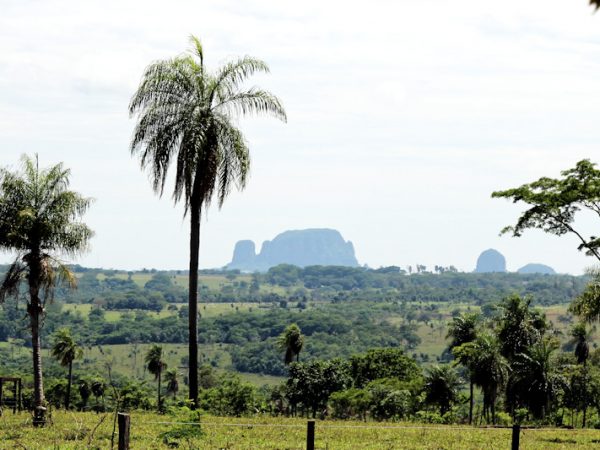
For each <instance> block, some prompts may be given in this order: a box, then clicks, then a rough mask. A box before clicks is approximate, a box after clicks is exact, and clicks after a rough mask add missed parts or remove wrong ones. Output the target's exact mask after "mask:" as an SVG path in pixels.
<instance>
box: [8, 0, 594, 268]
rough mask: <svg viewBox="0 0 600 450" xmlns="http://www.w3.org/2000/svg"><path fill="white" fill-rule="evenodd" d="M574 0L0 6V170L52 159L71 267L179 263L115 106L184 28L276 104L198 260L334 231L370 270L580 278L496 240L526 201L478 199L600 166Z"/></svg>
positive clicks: (21, 2) (589, 49) (589, 75)
mask: <svg viewBox="0 0 600 450" xmlns="http://www.w3.org/2000/svg"><path fill="white" fill-rule="evenodd" d="M587 3H588V2H587V0H577V1H573V0H530V1H523V0H506V1H503V2H497V1H481V0H453V1H449V0H395V1H391V0H390V1H383V0H381V1H371V2H364V1H363V2H354V1H347V0H346V1H331V0H330V1H323V0H320V1H312V0H305V1H303V2H287V1H282V0H268V1H267V0H265V1H241V0H239V1H227V0H219V1H210V2H209V1H200V0H194V1H169V2H165V1H148V0H140V1H131V0H122V1H118V2H117V1H107V0H103V1H91V0H86V1H58V0H43V1H42V0H37V1H35V0H0V155H1V158H0V165H3V166H12V167H16V166H17V165H18V161H19V157H20V155H21V154H23V153H28V154H33V153H35V152H37V153H38V154H39V157H40V160H41V163H42V164H43V165H50V164H53V163H56V162H58V161H63V162H64V163H65V164H66V165H67V166H68V167H70V168H71V170H72V187H73V188H74V189H76V190H78V191H80V192H81V193H83V194H84V195H86V196H90V197H94V198H95V203H94V205H93V207H92V208H91V210H90V211H89V213H88V214H87V216H86V222H87V223H88V224H89V225H90V226H91V227H92V228H93V229H94V230H95V232H96V236H95V237H94V239H93V241H92V248H91V250H90V252H89V253H88V254H87V255H85V256H84V257H82V258H80V259H79V260H78V261H77V262H79V263H81V264H83V265H87V266H93V267H107V268H108V267H113V268H126V269H139V268H144V267H145V268H152V267H154V268H159V269H162V268H186V267H187V259H188V230H189V227H188V225H187V220H184V219H183V217H182V215H183V208H182V206H181V205H176V206H174V205H173V202H172V201H171V198H170V196H169V195H165V197H163V198H162V199H159V198H157V197H156V196H155V195H154V194H153V192H152V190H151V187H150V183H149V181H148V177H147V175H146V174H144V173H143V172H141V171H140V169H139V165H138V162H137V161H136V160H135V159H134V158H132V157H131V156H130V154H129V151H128V145H129V140H130V138H131V132H132V129H133V126H134V121H133V119H130V118H129V117H128V114H127V106H128V103H129V99H130V97H131V95H132V93H133V92H134V91H135V89H136V87H137V85H138V83H139V81H140V77H141V75H142V72H143V70H144V68H145V67H146V66H147V65H148V64H149V63H150V62H152V61H154V60H158V59H164V58H169V57H172V56H175V55H177V54H179V53H182V52H184V51H186V49H188V48H189V43H188V36H189V35H190V34H195V35H197V36H198V37H200V38H201V40H202V41H203V44H204V48H205V55H206V58H207V62H208V65H209V66H212V67H217V66H218V65H219V64H221V63H223V62H224V61H227V60H228V59H231V58H235V57H238V56H243V55H252V56H256V57H259V58H261V59H264V60H265V61H266V62H267V63H268V64H269V66H270V68H271V74H269V75H266V76H260V77H256V78H254V79H253V80H251V84H257V85H260V86H261V87H263V88H265V89H268V90H270V91H272V92H273V93H275V94H276V95H278V96H279V97H280V98H281V99H282V101H283V103H284V105H285V107H286V110H287V113H288V123H287V124H283V123H281V122H278V121H276V120H274V119H268V118H263V119H256V118H248V119H241V120H240V121H239V124H240V126H241V128H242V129H243V131H244V132H245V135H246V138H247V140H248V142H249V145H250V148H251V152H252V157H253V160H252V164H253V167H252V176H251V178H250V183H249V185H248V187H247V189H246V190H245V191H244V192H242V193H237V192H234V193H232V195H231V196H230V197H229V199H228V200H227V202H226V203H225V205H224V207H223V209H222V210H220V211H219V210H217V209H216V208H213V209H211V210H210V211H209V212H208V215H207V216H206V218H205V219H204V220H203V222H202V231H201V253H200V265H201V267H220V266H223V265H225V264H226V263H227V262H229V261H230V259H231V255H232V251H233V247H234V244H235V242H236V241H237V240H240V239H252V240H254V241H255V242H256V243H257V246H258V247H259V248H260V245H261V243H262V242H263V241H264V240H267V239H272V238H273V237H274V236H275V235H277V234H278V233H280V232H282V231H284V230H287V229H302V228H313V227H328V228H335V229H337V230H339V231H340V232H341V233H342V235H343V236H344V238H346V239H348V240H351V241H352V242H353V243H354V246H355V249H356V254H357V257H358V260H359V261H360V262H361V264H365V263H366V264H368V265H369V266H372V267H378V266H381V265H392V264H394V265H400V266H406V265H408V264H412V265H414V264H416V263H420V264H425V265H429V266H433V265H435V264H439V265H450V264H453V265H455V266H457V267H458V268H459V269H461V270H465V271H470V270H473V268H474V266H475V261H476V259H477V256H478V255H479V253H480V252H481V251H483V250H485V249H487V248H490V247H492V248H496V249H497V250H499V251H500V252H502V253H503V254H504V255H505V256H506V259H507V263H508V269H509V270H516V269H517V268H519V267H520V266H522V265H524V264H526V263H529V262H540V263H545V264H549V265H551V266H553V267H554V268H555V269H556V270H558V271H560V272H569V273H581V272H582V270H583V269H584V267H586V266H588V265H590V264H592V263H593V261H592V260H591V259H590V258H587V257H585V256H583V255H582V254H580V253H578V252H577V250H576V246H577V242H576V241H575V240H574V238H571V237H563V238H557V237H553V236H546V235H543V234H542V233H540V232H533V231H532V232H528V233H526V234H525V235H524V236H523V237H522V238H519V239H514V238H510V237H508V236H503V237H499V236H498V232H499V230H500V229H501V228H502V227H503V226H505V225H508V224H511V223H513V222H514V221H515V220H516V218H517V217H518V214H519V212H520V211H521V210H522V206H518V205H512V204H510V203H509V202H508V201H505V200H498V199H491V198H490V194H491V192H492V191H494V190H498V189H503V188H509V187H513V186H516V185H519V184H522V183H525V182H529V181H533V180H534V179H537V178H539V177H540V176H543V175H548V176H558V174H559V172H560V170H563V169H567V168H570V167H572V166H573V165H574V164H575V162H576V161H578V160H580V159H583V158H590V159H592V160H593V161H596V162H600V158H599V157H598V156H599V150H600V125H599V124H600V13H599V14H595V15H594V14H593V11H592V9H591V8H590V7H589V6H588V5H587ZM581 224H582V227H584V228H587V229H588V230H589V233H590V234H593V233H594V231H593V229H592V225H595V227H596V228H597V225H598V224H597V222H596V223H595V224H594V222H592V221H590V222H589V223H586V222H585V219H583V220H581ZM586 225H588V226H589V227H586ZM596 234H597V232H596ZM2 260H3V261H8V260H9V256H8V255H4V256H2V257H1V258H0V261H2Z"/></svg>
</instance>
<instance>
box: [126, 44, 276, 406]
mask: <svg viewBox="0 0 600 450" xmlns="http://www.w3.org/2000/svg"><path fill="white" fill-rule="evenodd" d="M191 43H192V50H191V51H190V52H189V54H186V55H180V56H177V57H175V58H172V59H168V60H162V61H157V62H155V63H153V64H151V65H150V66H149V67H148V68H147V69H146V71H145V73H144V76H143V79H142V82H141V84H140V86H139V87H138V89H137V91H136V92H135V94H134V95H133V98H132V99H131V103H130V104H129V113H130V115H132V116H133V115H137V125H136V128H135V131H134V135H133V138H132V141H131V152H132V154H135V155H138V156H139V157H140V162H141V166H142V168H147V169H149V171H150V174H151V177H152V181H153V188H154V191H155V192H156V193H158V194H159V195H162V193H163V191H164V187H165V182H166V179H167V172H168V170H169V166H171V165H175V186H174V189H173V200H174V201H175V202H178V201H180V200H183V202H184V205H185V209H184V215H186V214H187V213H188V212H189V215H190V224H191V228H190V261H189V299H188V302H189V317H188V320H189V324H188V327H189V388H190V391H189V398H190V400H191V401H192V405H193V406H197V404H198V324H197V321H198V254H199V249H200V218H201V214H202V211H203V209H206V208H207V207H208V206H209V205H210V203H211V201H212V200H213V199H216V201H217V203H218V206H219V207H220V206H222V204H223V202H224V200H225V198H226V197H227V195H228V194H229V192H230V191H231V189H232V187H233V186H237V187H238V188H239V189H242V188H244V186H245V184H246V179H247V175H248V171H249V168H250V154H249V149H248V146H247V144H246V141H245V140H244V136H243V135H242V133H241V131H240V130H239V129H238V128H237V126H236V123H235V121H234V118H235V117H236V116H239V115H247V114H254V113H257V114H258V113H266V114H271V115H273V116H275V117H277V118H279V119H282V120H285V119H286V116H285V111H284V109H283V106H282V105H281V103H280V101H279V100H278V99H277V97H275V96H273V95H271V94H270V93H269V92H267V91H263V90H261V89H257V88H249V89H245V88H243V87H242V83H243V82H244V81H245V80H246V79H247V78H248V77H250V76H251V75H252V74H254V73H256V72H268V71H269V69H268V67H267V65H266V64H265V63H264V62H263V61H261V60H258V59H254V58H251V57H247V56H246V57H244V58H241V59H238V60H237V61H233V62H229V63H226V64H225V65H223V66H222V67H220V68H219V69H217V70H216V71H214V72H212V71H209V70H208V68H207V67H206V66H205V64H204V49H203V48H202V44H201V43H200V40H199V39H198V38H196V37H194V36H192V37H191Z"/></svg>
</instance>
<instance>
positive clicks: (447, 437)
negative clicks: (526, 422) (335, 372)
mask: <svg viewBox="0 0 600 450" xmlns="http://www.w3.org/2000/svg"><path fill="white" fill-rule="evenodd" d="M113 417H114V416H113V414H111V413H108V414H95V413H80V412H65V411H53V412H52V423H51V424H50V425H49V426H47V427H46V428H43V429H35V428H33V427H32V426H31V423H30V416H29V414H27V413H20V414H16V415H13V414H12V413H7V414H4V415H3V416H2V417H1V418H0V448H2V449H13V448H27V449H30V450H33V449H48V448H56V449H61V450H74V449H84V448H91V449H100V448H102V449H105V448H110V443H111V435H112V430H113ZM189 420H190V419H189V417H186V416H185V415H177V416H176V415H171V414H166V415H158V414H153V413H148V412H132V413H131V448H132V449H140V450H141V449H144V450H146V449H167V448H174V447H179V448H189V449H192V448H202V449H230V450H234V449H239V450H242V449H244V450H247V449H253V450H254V449H269V450H272V449H289V450H292V449H303V448H305V443H306V419H300V418H272V417H268V416H263V417H253V418H246V417H243V418H222V417H213V416H208V415H207V416H202V417H201V419H200V423H201V425H200V427H198V426H197V425H183V424H179V425H178V424H177V422H188V421H189ZM198 428H200V429H201V433H200V434H199V435H198V433H197V431H198ZM168 431H172V433H171V436H165V435H164V433H165V432H168ZM173 431H178V432H179V433H177V432H176V433H173ZM176 434H179V435H180V436H182V437H179V438H176V437H173V435H176ZM315 435H316V439H315V446H316V448H317V449H332V450H354V449H357V448H360V449H362V450H379V449H432V450H433V449H436V450H438V449H444V450H451V449H452V450H469V449H473V450H476V449H477V450H478V449H483V448H485V449H502V450H504V449H506V448H509V447H510V439H511V430H510V429H507V428H475V427H467V426H449V425H422V424H416V423H412V422H406V423H379V422H366V423H365V422H353V421H334V420H325V421H317V424H316V433H315ZM599 444H600V430H592V429H586V430H567V429H525V430H522V432H521V447H520V448H521V449H523V450H550V449H557V450H558V449H572V450H583V449H591V448H597V446H598V445H599Z"/></svg>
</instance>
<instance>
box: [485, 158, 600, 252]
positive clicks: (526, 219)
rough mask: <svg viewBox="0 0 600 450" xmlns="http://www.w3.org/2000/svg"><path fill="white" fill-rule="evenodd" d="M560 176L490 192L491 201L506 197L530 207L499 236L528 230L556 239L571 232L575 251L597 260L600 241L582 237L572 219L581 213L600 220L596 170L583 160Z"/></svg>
mask: <svg viewBox="0 0 600 450" xmlns="http://www.w3.org/2000/svg"><path fill="white" fill-rule="evenodd" d="M561 175H562V178H558V179H553V178H547V177H543V178H540V179H539V180H537V181H534V182H533V183H529V184H524V185H522V186H520V187H518V188H513V189H508V190H505V191H496V192H493V193H492V197H493V198H508V199H511V200H512V201H513V203H518V202H524V203H526V204H528V205H529V206H530V207H529V209H527V210H526V211H525V212H523V213H522V214H521V216H520V217H519V219H518V220H517V223H516V224H515V225H512V226H507V227H505V228H503V229H502V231H501V234H504V233H511V234H512V235H513V236H514V237H519V236H521V235H522V233H523V231H525V230H526V229H530V228H537V229H541V230H543V231H545V232H546V233H551V234H555V235H557V236H562V235H564V234H567V233H572V234H575V235H576V236H577V238H578V239H579V241H580V245H579V247H578V249H579V250H585V252H586V254H587V255H588V256H594V257H595V258H597V259H598V260H599V261H600V251H599V249H600V239H599V238H598V237H596V236H590V237H585V236H583V234H581V233H580V232H579V231H577V229H576V228H575V226H574V222H575V216H576V214H577V213H578V212H579V211H581V210H588V211H591V212H592V213H594V214H595V215H597V216H599V217H600V170H597V169H596V167H595V164H593V163H591V162H590V161H589V160H587V159H584V160H582V161H579V162H578V163H577V164H576V165H575V167H574V168H573V169H569V170H565V171H563V172H561Z"/></svg>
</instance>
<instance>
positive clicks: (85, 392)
mask: <svg viewBox="0 0 600 450" xmlns="http://www.w3.org/2000/svg"><path fill="white" fill-rule="evenodd" d="M77 388H78V390H79V395H80V397H81V402H82V405H81V409H82V410H85V409H86V408H87V404H88V401H89V399H90V396H91V395H92V386H91V385H90V382H89V381H88V380H86V379H85V378H82V379H80V380H79V383H78V384H77Z"/></svg>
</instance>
